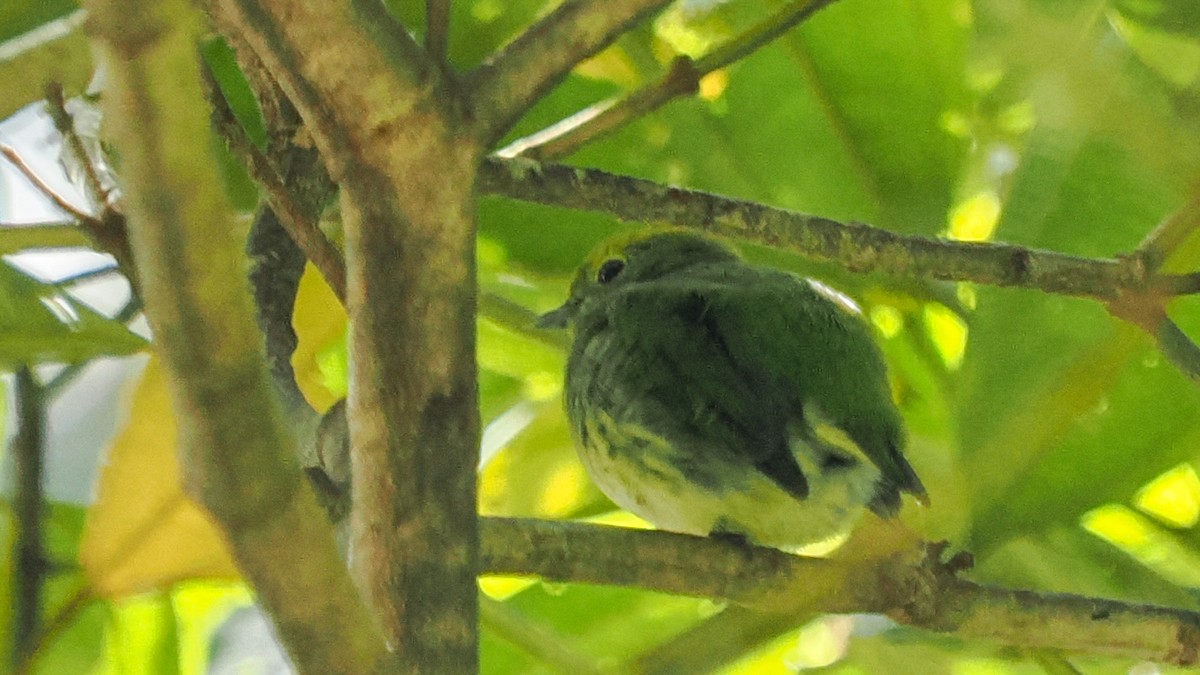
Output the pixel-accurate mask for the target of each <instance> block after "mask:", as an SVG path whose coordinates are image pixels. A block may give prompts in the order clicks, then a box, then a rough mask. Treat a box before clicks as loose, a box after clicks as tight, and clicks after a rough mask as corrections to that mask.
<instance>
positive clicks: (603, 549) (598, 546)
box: [479, 518, 1200, 666]
mask: <svg viewBox="0 0 1200 675" xmlns="http://www.w3.org/2000/svg"><path fill="white" fill-rule="evenodd" d="M479 531H480V565H481V567H480V571H481V573H494V574H517V575H534V576H540V577H543V578H545V579H549V580H552V581H564V582H581V583H595V584H608V585H620V586H635V587H638V588H646V589H653V590H659V591H664V592H668V593H675V594H683V595H690V596H698V597H713V598H725V599H727V600H730V601H732V602H736V603H738V604H745V605H747V606H750V607H753V608H756V609H759V610H761V611H779V612H795V611H797V608H810V609H811V610H812V611H819V612H829V613H856V612H869V613H884V614H887V615H888V616H889V617H891V618H892V619H894V620H896V621H898V622H900V623H903V624H905V625H909V626H914V627H919V628H925V629H928V630H932V631H936V632H939V633H947V634H952V635H955V636H957V637H961V638H969V639H984V640H990V641H993V642H997V643H999V644H1004V645H1011V646H1015V647H1023V648H1031V649H1053V650H1061V651H1070V652H1082V653H1088V654H1098V655H1109V656H1119V657H1122V658H1136V659H1145V660H1149V661H1154V662H1157V663H1170V664H1175V665H1180V666H1189V665H1195V664H1196V663H1197V662H1200V613H1197V612H1193V611H1188V610H1182V609H1172V608H1164V607H1154V606H1149V605H1136V604H1130V603H1125V602H1117V601H1112V600H1104V599H1100V598H1088V597H1082V596H1077V595H1066V594H1046V593H1035V592H1032V591H1024V590H1009V589H1002V588H989V587H986V586H980V585H978V584H975V583H972V582H970V581H966V580H963V579H961V578H960V577H959V573H960V572H961V571H962V570H963V568H964V566H965V559H964V558H963V557H962V556H955V557H954V558H952V559H950V560H949V561H947V562H942V560H941V556H942V553H943V551H944V546H941V545H933V544H926V545H925V546H924V547H923V548H922V549H919V550H916V551H904V552H901V553H898V554H895V555H892V556H889V557H884V558H868V559H857V558H856V559H854V560H832V559H816V558H802V557H798V556H792V555H788V554H786V553H783V552H781V551H777V550H774V549H765V548H758V547H752V546H745V545H738V544H734V543H731V542H722V541H717V540H713V539H711V538H705V537H690V536H686V535H680V534H674V533H669V532H656V531H648V530H629V529H624V528H617V527H607V526H600V525H587V524H583V523H573V522H561V521H558V522H554V521H538V520H522V519H513V518H483V519H481V521H480V530H479Z"/></svg>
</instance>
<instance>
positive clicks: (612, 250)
mask: <svg viewBox="0 0 1200 675" xmlns="http://www.w3.org/2000/svg"><path fill="white" fill-rule="evenodd" d="M672 232H677V233H684V234H692V235H695V236H697V237H700V236H704V235H702V234H701V233H699V232H696V231H694V230H688V229H686V228H682V227H671V226H668V225H661V226H651V227H643V228H640V229H637V230H633V231H631V232H623V233H621V234H618V235H614V236H612V237H609V238H608V239H605V240H604V241H602V242H600V243H599V244H597V245H596V248H594V249H592V252H591V253H589V254H588V256H587V258H585V259H584V262H583V269H584V270H585V271H587V272H588V273H589V275H590V273H591V272H594V271H595V270H598V269H600V266H601V265H603V264H604V261H606V260H612V259H613V258H619V259H622V260H624V259H625V255H626V254H625V249H627V248H629V245H630V244H635V243H637V242H639V241H643V240H645V239H649V238H650V237H653V236H655V235H659V234H669V233H672Z"/></svg>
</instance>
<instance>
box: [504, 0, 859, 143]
mask: <svg viewBox="0 0 1200 675" xmlns="http://www.w3.org/2000/svg"><path fill="white" fill-rule="evenodd" d="M835 1H836V0H793V1H792V2H791V3H788V4H787V5H786V6H784V7H783V8H781V9H780V10H779V11H777V12H775V13H774V14H772V15H771V16H769V17H767V18H766V19H764V20H763V21H762V22H761V23H759V24H757V25H755V26H754V27H752V28H751V29H750V30H748V31H746V32H744V33H742V34H740V35H738V36H737V37H735V38H733V39H731V40H729V41H727V42H725V43H723V44H722V45H720V46H719V47H717V48H716V49H714V50H712V51H711V52H709V53H707V54H705V55H704V56H702V57H700V58H698V59H694V60H693V59H691V58H689V57H686V56H681V57H678V58H676V59H675V61H674V62H672V63H671V68H670V70H668V71H667V73H666V74H665V75H663V76H662V77H661V78H659V79H658V80H656V81H655V82H652V83H650V84H647V85H646V86H643V87H641V88H639V89H637V90H636V91H633V92H630V93H629V94H626V95H625V96H624V97H622V98H620V99H612V100H610V101H608V102H606V103H602V104H599V105H598V106H596V108H598V109H597V110H595V111H594V112H593V111H591V110H589V111H587V114H580V113H577V114H576V115H573V116H572V117H570V118H568V119H567V120H563V121H562V122H559V123H558V124H555V125H553V126H551V127H548V128H546V129H543V130H542V131H539V132H537V133H534V134H531V135H530V136H527V137H525V138H521V139H518V140H516V141H514V142H513V143H511V144H510V145H509V146H508V147H506V148H505V149H503V150H501V151H500V152H499V153H498V154H500V155H501V156H504V157H513V156H516V155H522V156H525V157H529V158H530V159H536V160H539V161H549V160H553V159H557V158H560V157H565V156H566V155H569V154H571V153H572V152H574V151H575V150H577V149H579V148H580V147H581V146H583V145H584V144H586V143H589V142H591V141H594V140H596V139H598V138H601V137H603V136H606V135H608V134H610V133H612V132H613V131H616V130H617V129H620V128H621V127H623V126H625V125H626V124H629V123H630V122H632V121H634V120H637V119H640V118H641V117H643V116H645V115H646V114H647V113H650V112H652V111H654V110H657V109H659V108H661V107H662V106H663V105H666V104H667V103H668V102H669V101H671V100H673V99H675V98H678V97H680V96H685V95H691V94H693V93H695V91H696V89H697V87H699V86H700V79H701V78H703V77H704V76H705V75H708V74H709V73H711V72H713V71H715V70H719V69H721V68H724V67H725V66H728V65H730V64H731V63H733V62H734V61H737V60H739V59H743V58H745V57H746V56H748V55H750V54H752V53H754V52H755V51H756V50H758V49H760V48H761V47H763V46H765V45H767V44H770V43H771V42H773V41H774V40H775V39H776V38H778V37H780V36H782V35H784V34H785V33H787V32H788V31H789V30H791V29H792V28H794V27H795V26H796V25H798V24H799V23H800V22H802V21H804V20H805V19H808V18H809V17H810V16H812V15H813V14H816V13H817V12H819V11H821V10H822V9H824V8H825V7H827V6H829V5H831V4H833V3H834V2H835Z"/></svg>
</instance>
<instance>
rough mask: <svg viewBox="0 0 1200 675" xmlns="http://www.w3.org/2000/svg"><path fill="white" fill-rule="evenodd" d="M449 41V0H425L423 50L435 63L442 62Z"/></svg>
mask: <svg viewBox="0 0 1200 675" xmlns="http://www.w3.org/2000/svg"><path fill="white" fill-rule="evenodd" d="M449 43H450V0H425V52H426V53H428V54H429V58H431V59H433V61H434V62H435V63H443V62H445V60H446V50H447V48H448V47H449Z"/></svg>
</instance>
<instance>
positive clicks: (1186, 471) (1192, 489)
mask: <svg viewBox="0 0 1200 675" xmlns="http://www.w3.org/2000/svg"><path fill="white" fill-rule="evenodd" d="M1134 506H1136V507H1137V508H1138V509H1139V510H1141V511H1142V512H1143V513H1146V514H1149V515H1151V516H1154V517H1155V518H1158V519H1159V520H1161V521H1163V522H1164V523H1166V524H1168V525H1172V526H1174V527H1193V526H1195V525H1196V522H1197V521H1200V477H1197V475H1196V469H1195V468H1193V467H1192V465H1191V464H1180V465H1178V466H1176V467H1174V468H1172V469H1170V470H1169V471H1167V472H1165V473H1163V474H1162V475H1160V476H1159V477H1157V478H1155V479H1154V480H1152V481H1150V482H1149V483H1147V484H1146V485H1145V487H1143V488H1142V489H1141V490H1139V491H1138V493H1137V495H1136V496H1135V497H1134Z"/></svg>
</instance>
